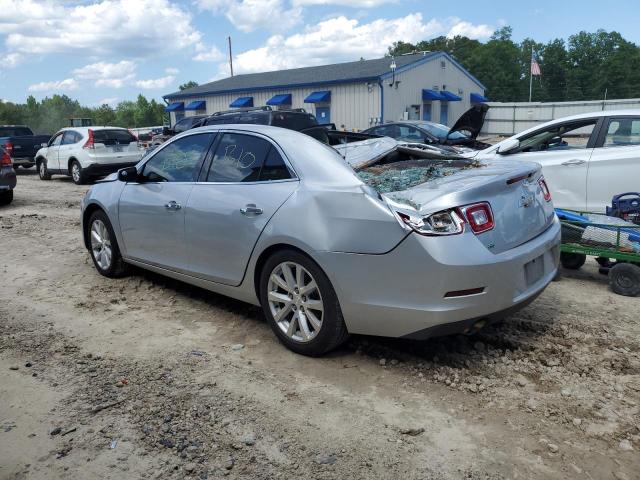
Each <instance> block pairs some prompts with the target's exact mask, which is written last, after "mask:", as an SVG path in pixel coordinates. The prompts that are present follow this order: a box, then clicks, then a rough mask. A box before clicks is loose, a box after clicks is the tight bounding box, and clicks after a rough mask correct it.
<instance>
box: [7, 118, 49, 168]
mask: <svg viewBox="0 0 640 480" xmlns="http://www.w3.org/2000/svg"><path fill="white" fill-rule="evenodd" d="M49 138H51V135H34V133H33V131H32V130H31V129H30V128H29V127H27V126H26V125H0V147H3V148H4V149H5V150H6V151H7V152H8V153H9V156H10V157H11V158H12V160H13V166H14V168H18V167H19V166H20V167H23V168H31V167H33V166H34V165H35V156H36V152H37V151H38V150H40V148H41V147H42V144H43V143H47V142H48V141H49Z"/></svg>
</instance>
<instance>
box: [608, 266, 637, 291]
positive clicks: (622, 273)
mask: <svg viewBox="0 0 640 480" xmlns="http://www.w3.org/2000/svg"><path fill="white" fill-rule="evenodd" d="M609 285H610V286H611V290H613V291H614V292H615V293H617V294H618V295H625V296H627V297H637V296H638V295H640V267H639V266H638V265H634V264H633V263H616V264H615V265H614V266H613V267H611V270H609Z"/></svg>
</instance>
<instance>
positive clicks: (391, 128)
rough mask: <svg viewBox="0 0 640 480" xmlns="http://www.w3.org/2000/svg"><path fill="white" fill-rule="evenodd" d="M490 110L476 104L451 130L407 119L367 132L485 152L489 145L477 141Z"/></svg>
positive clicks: (376, 127) (407, 140) (422, 121)
mask: <svg viewBox="0 0 640 480" xmlns="http://www.w3.org/2000/svg"><path fill="white" fill-rule="evenodd" d="M487 110H489V106H488V105H485V104H482V103H480V104H476V105H473V106H472V107H471V108H470V109H469V110H467V111H466V112H465V113H464V114H463V115H462V116H461V117H460V118H459V119H458V121H456V123H455V124H454V125H453V127H451V128H449V127H447V126H446V125H442V124H440V123H435V122H428V121H426V120H405V121H400V122H389V123H385V124H383V125H376V126H375V127H371V128H368V129H367V130H364V131H363V133H369V134H373V135H382V136H385V137H391V138H394V139H396V140H400V141H403V142H413V143H426V144H439V145H451V146H464V147H469V148H473V149H475V150H481V149H484V148H487V147H488V146H489V145H488V144H486V143H482V142H479V141H478V140H477V137H478V134H479V133H480V130H481V129H482V125H483V123H484V118H485V116H486V113H487Z"/></svg>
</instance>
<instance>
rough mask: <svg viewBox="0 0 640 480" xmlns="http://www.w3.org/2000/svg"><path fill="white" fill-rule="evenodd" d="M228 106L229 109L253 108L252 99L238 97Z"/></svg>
mask: <svg viewBox="0 0 640 480" xmlns="http://www.w3.org/2000/svg"><path fill="white" fill-rule="evenodd" d="M229 106H230V107H231V108H246V107H253V97H238V98H236V99H235V100H234V101H233V102H231V103H230V104H229Z"/></svg>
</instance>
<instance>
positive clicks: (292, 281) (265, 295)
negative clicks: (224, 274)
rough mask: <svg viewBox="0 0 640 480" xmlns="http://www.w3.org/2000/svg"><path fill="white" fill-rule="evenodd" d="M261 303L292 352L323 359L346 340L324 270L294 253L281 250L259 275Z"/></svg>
mask: <svg viewBox="0 0 640 480" xmlns="http://www.w3.org/2000/svg"><path fill="white" fill-rule="evenodd" d="M260 302H261V304H262V309H263V311H264V314H265V317H266V318H267V321H268V322H269V325H270V326H271V329H272V330H273V331H274V333H275V334H276V336H277V337H278V339H279V340H280V341H281V342H282V343H283V344H284V345H285V346H286V347H287V348H289V349H290V350H293V351H294V352H296V353H300V354H302V355H309V356H314V357H315V356H320V355H323V354H324V353H326V352H328V351H330V350H333V349H334V348H336V347H337V346H339V345H340V344H341V343H343V342H344V341H345V340H346V339H347V337H348V335H349V334H348V332H347V327H346V325H345V323H344V319H343V317H342V311H341V309H340V304H339V302H338V297H337V295H336V293H335V291H334V289H333V286H332V285H331V282H330V281H329V279H328V278H327V276H326V275H325V273H324V272H323V271H322V269H321V268H320V267H319V266H318V265H317V264H316V263H315V262H314V261H313V260H311V259H310V258H309V257H307V256H306V255H304V254H302V253H300V252H297V251H295V250H282V251H279V252H277V253H275V254H274V255H272V256H271V257H269V259H268V260H267V261H266V263H265V265H264V267H263V269H262V272H261V274H260Z"/></svg>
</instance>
